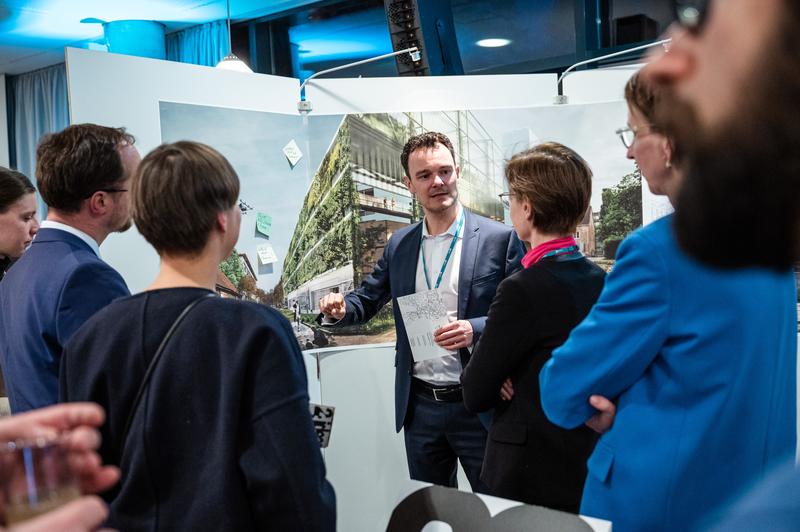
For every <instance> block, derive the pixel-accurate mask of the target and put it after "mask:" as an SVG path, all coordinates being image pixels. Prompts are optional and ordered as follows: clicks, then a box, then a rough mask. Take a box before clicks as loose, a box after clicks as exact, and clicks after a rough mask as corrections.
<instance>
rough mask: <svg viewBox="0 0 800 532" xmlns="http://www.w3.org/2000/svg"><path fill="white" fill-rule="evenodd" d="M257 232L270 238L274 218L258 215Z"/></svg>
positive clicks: (261, 213) (262, 214) (267, 215)
mask: <svg viewBox="0 0 800 532" xmlns="http://www.w3.org/2000/svg"><path fill="white" fill-rule="evenodd" d="M256 231H258V232H259V233H261V234H262V235H264V236H266V237H269V236H270V233H271V232H272V216H270V215H269V214H264V213H263V212H260V213H258V214H257V215H256Z"/></svg>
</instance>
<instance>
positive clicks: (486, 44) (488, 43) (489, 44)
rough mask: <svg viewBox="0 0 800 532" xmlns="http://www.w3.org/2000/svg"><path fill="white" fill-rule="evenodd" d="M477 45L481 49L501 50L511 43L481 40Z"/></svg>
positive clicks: (502, 40) (504, 40) (508, 41)
mask: <svg viewBox="0 0 800 532" xmlns="http://www.w3.org/2000/svg"><path fill="white" fill-rule="evenodd" d="M475 44H477V45H478V46H480V47H481V48H500V47H501V46H508V45H509V44H511V41H510V40H508V39H481V40H480V41H478V42H476V43H475Z"/></svg>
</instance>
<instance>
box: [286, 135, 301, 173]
mask: <svg viewBox="0 0 800 532" xmlns="http://www.w3.org/2000/svg"><path fill="white" fill-rule="evenodd" d="M283 154H284V155H285V156H286V159H287V160H288V161H289V164H290V165H291V167H292V168H294V167H295V166H297V163H299V162H300V159H302V158H303V152H301V151H300V146H298V145H297V143H296V142H295V141H294V139H292V140H290V141H289V144H287V145H286V146H284V147H283Z"/></svg>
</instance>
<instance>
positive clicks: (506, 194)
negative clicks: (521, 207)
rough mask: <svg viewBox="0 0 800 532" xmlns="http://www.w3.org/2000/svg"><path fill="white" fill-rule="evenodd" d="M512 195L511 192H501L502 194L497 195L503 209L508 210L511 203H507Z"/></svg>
mask: <svg viewBox="0 0 800 532" xmlns="http://www.w3.org/2000/svg"><path fill="white" fill-rule="evenodd" d="M513 195H514V194H513V193H511V192H503V193H502V194H498V195H497V197H498V198H500V201H501V202H502V203H503V207H505V208H506V209H510V208H511V202H510V201H509V199H511V196H513Z"/></svg>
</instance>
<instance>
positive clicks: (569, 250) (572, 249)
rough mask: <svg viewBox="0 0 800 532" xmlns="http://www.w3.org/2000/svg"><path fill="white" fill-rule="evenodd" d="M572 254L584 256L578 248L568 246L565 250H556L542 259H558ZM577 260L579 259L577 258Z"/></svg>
mask: <svg viewBox="0 0 800 532" xmlns="http://www.w3.org/2000/svg"><path fill="white" fill-rule="evenodd" d="M572 253H575V254H576V255H578V256H582V255H581V252H580V251H579V249H578V246H567V247H565V248H559V249H554V250H553V251H551V252H550V253H545V254H544V255H542V259H544V258H547V257H557V256H559V255H566V254H572ZM576 258H578V257H576ZM539 260H541V259H539Z"/></svg>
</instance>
